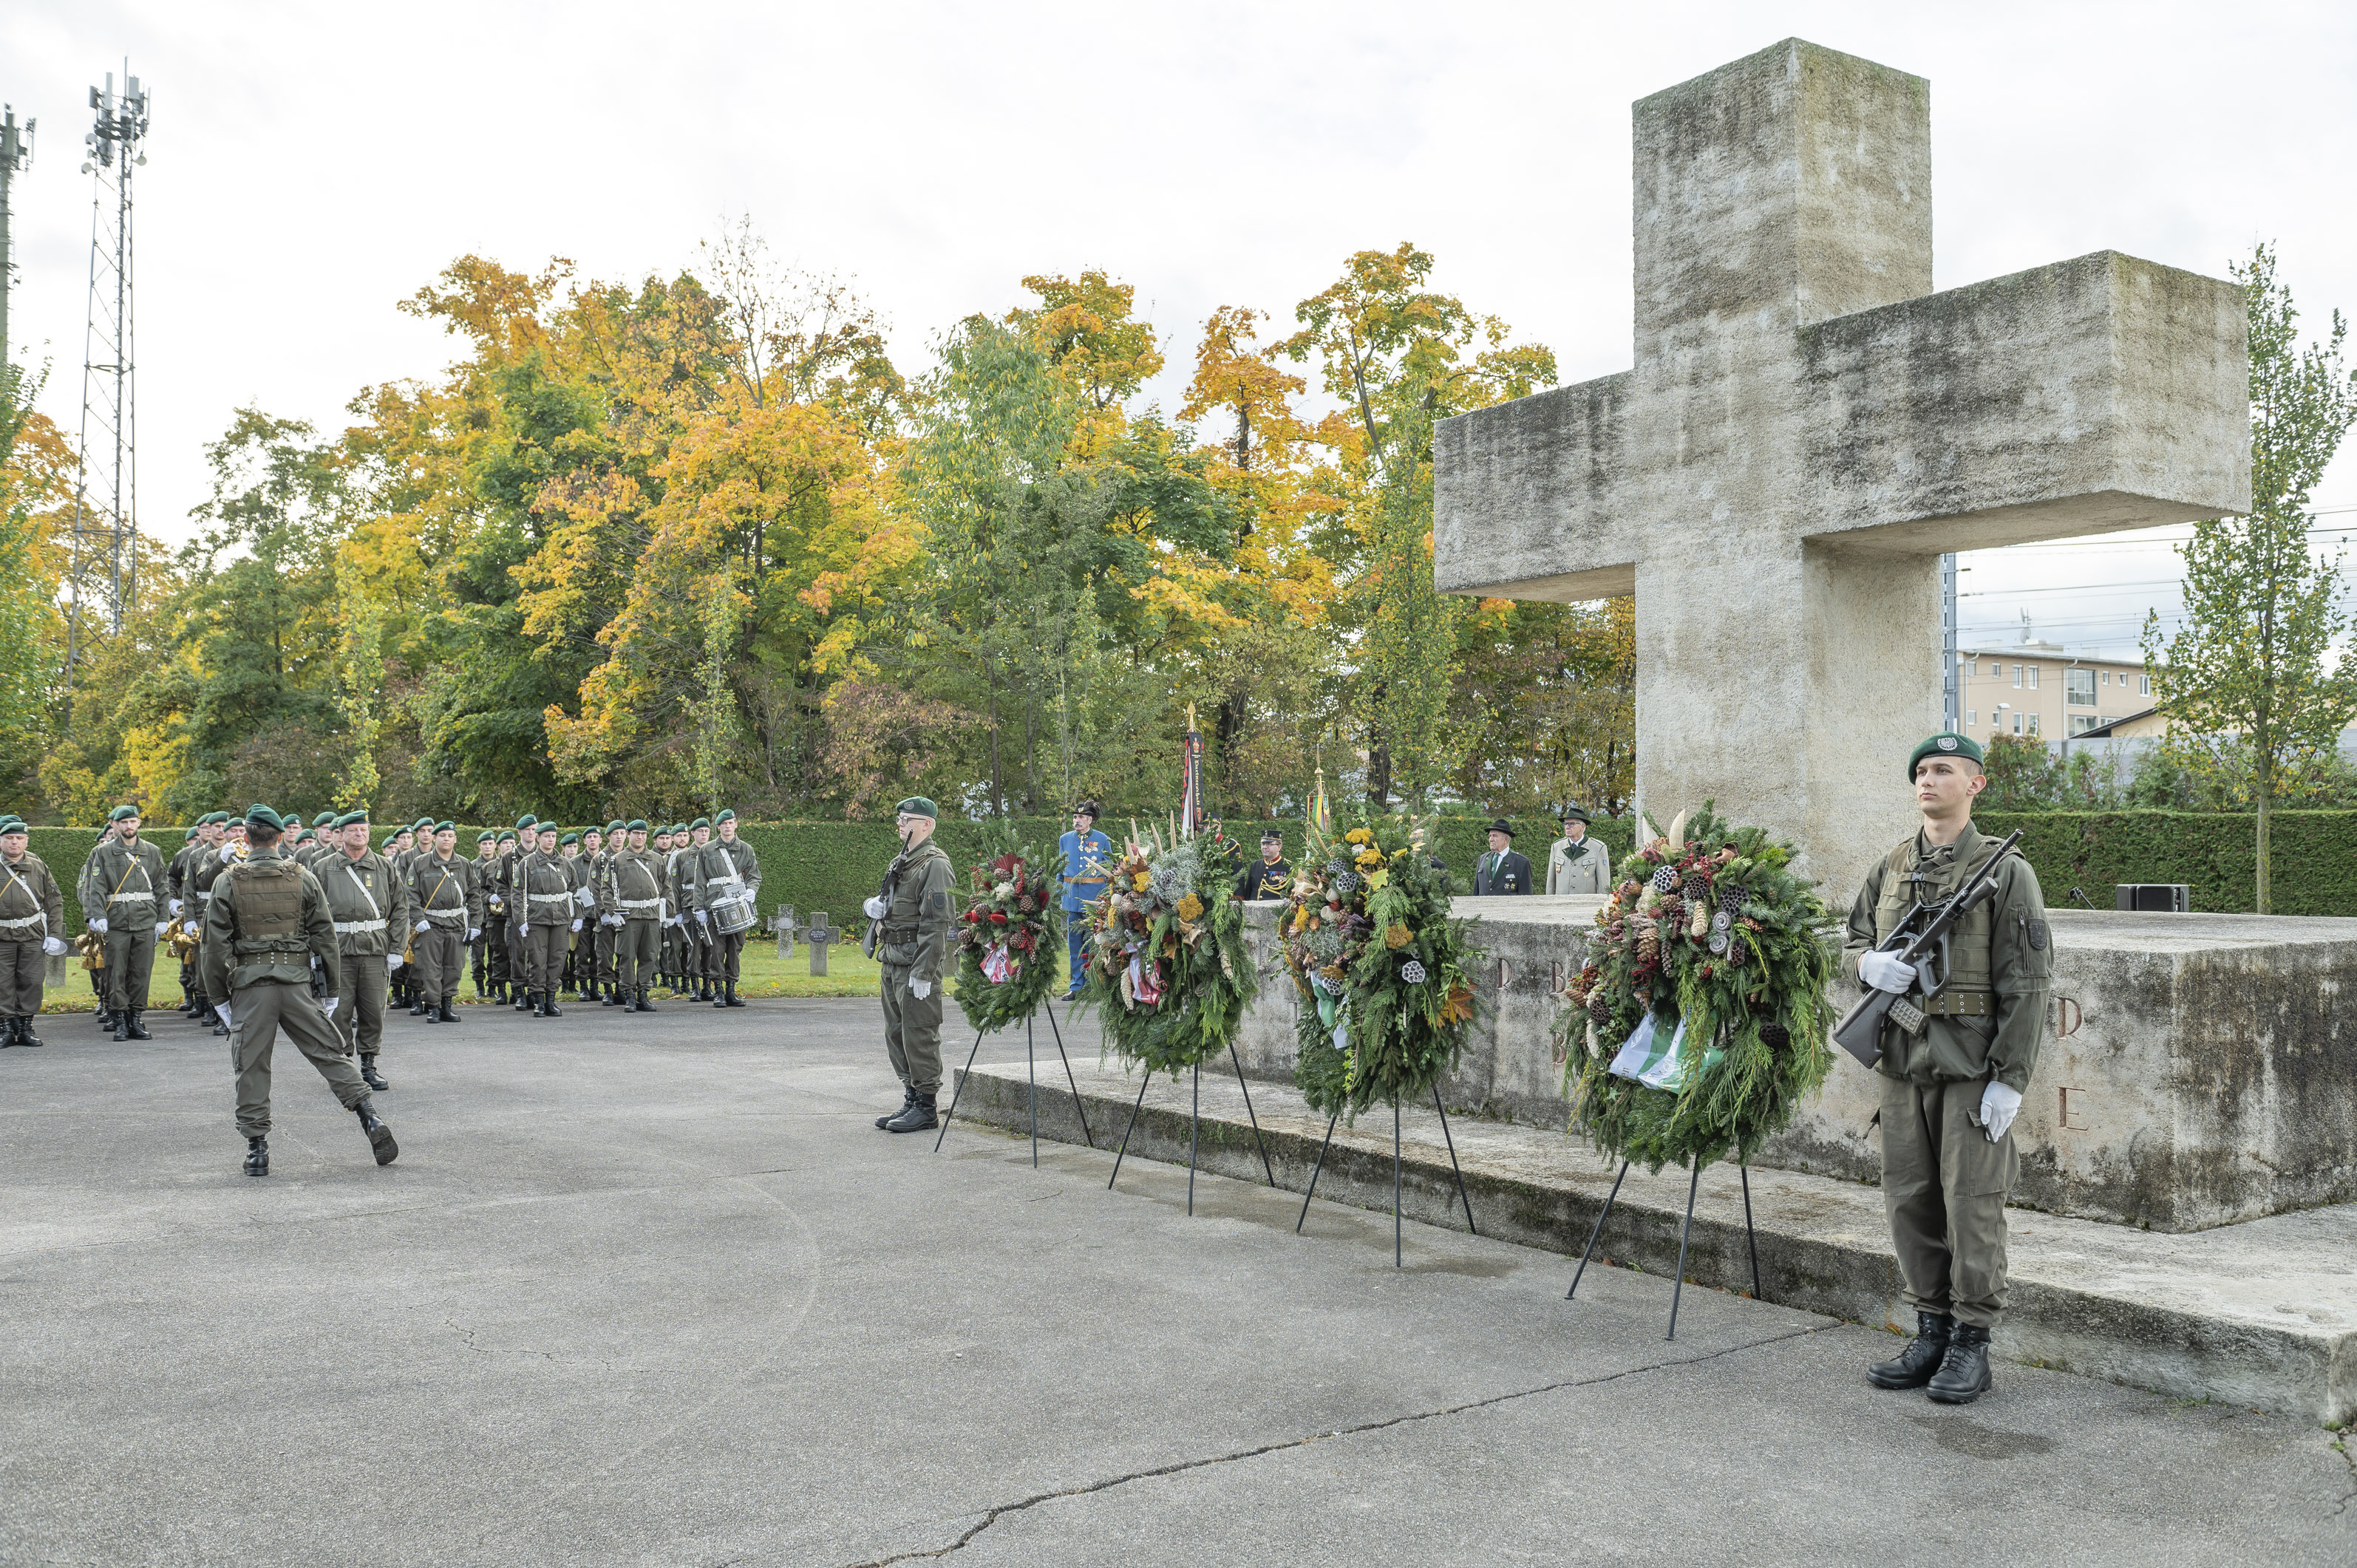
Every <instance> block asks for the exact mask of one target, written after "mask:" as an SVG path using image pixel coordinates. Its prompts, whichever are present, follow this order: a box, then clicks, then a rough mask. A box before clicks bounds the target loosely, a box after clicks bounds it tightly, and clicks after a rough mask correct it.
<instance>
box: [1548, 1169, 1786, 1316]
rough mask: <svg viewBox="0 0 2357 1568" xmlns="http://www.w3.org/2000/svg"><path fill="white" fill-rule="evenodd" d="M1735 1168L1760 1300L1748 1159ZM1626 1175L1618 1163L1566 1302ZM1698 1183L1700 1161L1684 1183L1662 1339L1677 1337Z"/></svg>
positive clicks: (1755, 1289) (1754, 1287)
mask: <svg viewBox="0 0 2357 1568" xmlns="http://www.w3.org/2000/svg"><path fill="white" fill-rule="evenodd" d="M1736 1169H1737V1170H1738V1171H1739V1172H1741V1173H1742V1176H1743V1239H1744V1241H1745V1242H1746V1243H1747V1244H1748V1245H1749V1248H1750V1251H1751V1299H1752V1300H1754V1301H1758V1300H1760V1299H1761V1297H1760V1233H1759V1232H1758V1231H1757V1230H1754V1229H1753V1228H1752V1224H1751V1166H1750V1164H1749V1162H1748V1161H1738V1162H1737V1164H1736ZM1628 1175H1629V1162H1628V1161H1626V1160H1622V1161H1621V1162H1620V1174H1619V1175H1618V1176H1614V1177H1613V1178H1612V1190H1611V1192H1609V1194H1607V1195H1606V1196H1605V1199H1604V1209H1603V1212H1602V1213H1600V1214H1598V1215H1597V1217H1596V1224H1595V1227H1594V1228H1593V1229H1591V1230H1589V1231H1588V1232H1587V1247H1586V1248H1584V1249H1583V1250H1582V1251H1580V1254H1579V1267H1578V1268H1577V1269H1575V1270H1573V1271H1572V1275H1571V1288H1570V1289H1569V1290H1567V1291H1566V1292H1564V1293H1563V1299H1564V1300H1566V1301H1569V1300H1570V1299H1571V1298H1572V1297H1573V1296H1576V1295H1577V1294H1579V1278H1580V1276H1581V1275H1582V1274H1585V1273H1587V1260H1588V1258H1589V1257H1590V1256H1591V1255H1593V1254H1594V1252H1595V1251H1596V1239H1597V1238H1598V1236H1601V1235H1603V1234H1604V1222H1605V1221H1606V1220H1607V1219H1611V1218H1612V1204H1613V1201H1614V1200H1615V1199H1617V1198H1618V1197H1620V1183H1621V1182H1622V1180H1623V1179H1625V1178H1626V1177H1627V1176H1628ZM1701 1186H1702V1162H1701V1161H1700V1160H1696V1161H1695V1167H1694V1175H1693V1176H1691V1177H1690V1178H1689V1179H1688V1180H1687V1182H1686V1218H1685V1223H1684V1226H1682V1227H1681V1228H1680V1229H1679V1230H1678V1273H1677V1278H1676V1280H1675V1282H1674V1283H1673V1284H1672V1285H1671V1286H1670V1331H1669V1333H1668V1334H1666V1335H1664V1336H1663V1337H1664V1338H1668V1339H1675V1338H1676V1337H1678V1302H1679V1299H1680V1298H1681V1297H1682V1296H1683V1295H1684V1293H1685V1288H1686V1242H1687V1240H1689V1239H1690V1238H1691V1237H1692V1236H1693V1235H1694V1211H1695V1192H1696V1191H1697V1190H1699V1189H1700V1187H1701Z"/></svg>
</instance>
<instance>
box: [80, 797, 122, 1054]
mask: <svg viewBox="0 0 2357 1568" xmlns="http://www.w3.org/2000/svg"><path fill="white" fill-rule="evenodd" d="M115 826H116V824H115V823H113V822H108V823H107V824H106V825H105V826H104V827H102V828H101V829H100V830H99V832H98V842H97V843H93V844H91V846H90V853H89V854H86V855H83V856H82V857H81V870H80V871H78V872H76V873H75V874H74V899H75V901H76V902H77V903H79V904H81V905H82V906H83V908H88V907H89V905H90V877H91V867H93V866H95V865H97V864H98V852H99V851H100V850H102V849H104V848H105V847H106V846H107V845H108V844H111V843H113V842H114V830H115ZM89 923H90V922H89V920H88V919H87V918H85V919H84V920H83V922H82V924H83V925H84V926H85V927H87V926H88V925H89ZM96 935H97V937H98V939H99V940H98V948H99V954H98V956H99V957H100V959H101V960H103V959H104V958H105V956H106V933H105V932H103V931H100V932H97V933H96ZM83 973H85V974H87V975H89V976H90V993H91V997H92V999H93V1000H95V1001H96V1002H97V1004H98V1032H99V1033H100V1034H102V1035H106V1034H112V1033H113V1031H114V1014H113V1011H112V1010H110V1009H109V1008H108V1006H107V1005H106V991H107V974H106V968H105V965H104V963H103V962H101V964H100V965H99V967H97V968H95V969H85V970H84V971H83Z"/></svg>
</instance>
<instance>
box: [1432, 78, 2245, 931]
mask: <svg viewBox="0 0 2357 1568" xmlns="http://www.w3.org/2000/svg"><path fill="white" fill-rule="evenodd" d="M1635 120H1636V190H1635V196H1636V199H1635V235H1636V302H1637V303H1636V363H1635V366H1634V368H1633V369H1631V370H1628V371H1621V372H1620V373H1619V374H1617V375H1610V376H1606V377H1604V378H1602V379H1601V380H1598V381H1587V382H1585V383H1583V384H1581V385H1577V386H1569V387H1561V388H1557V389H1555V390H1554V391H1552V392H1539V393H1537V394H1535V395H1534V396H1531V397H1525V398H1520V399H1517V400H1515V401H1514V402H1512V403H1503V404H1501V405H1499V406H1497V407H1494V408H1489V409H1484V410H1481V411H1480V412H1479V413H1470V414H1467V415H1465V416H1463V417H1461V418H1458V419H1452V420H1448V421H1447V422H1445V423H1443V424H1441V425H1440V427H1439V429H1438V430H1437V432H1436V435H1435V442H1434V476H1435V497H1434V502H1435V504H1434V535H1433V542H1434V557H1433V570H1434V578H1435V581H1436V582H1437V585H1438V586H1439V587H1440V588H1442V589H1443V590H1444V591H1448V592H1452V593H1458V594H1468V595H1480V596H1504V597H1509V598H1523V599H1556V600H1566V601H1567V600H1577V599H1592V598H1604V597H1609V596H1618V595H1621V594H1628V593H1631V592H1633V593H1634V594H1635V595H1636V603H1637V620H1636V637H1637V800H1638V802H1639V803H1640V804H1641V806H1642V807H1643V808H1644V809H1646V810H1648V811H1652V813H1653V815H1654V816H1655V817H1656V819H1657V820H1659V821H1660V822H1662V823H1663V824H1664V825H1666V824H1667V823H1668V822H1669V821H1670V818H1671V817H1672V816H1673V815H1674V813H1675V812H1676V811H1679V810H1680V809H1681V808H1684V807H1689V806H1698V805H1700V804H1701V803H1702V802H1703V801H1704V800H1706V799H1713V800H1717V805H1718V810H1719V811H1720V813H1721V814H1722V815H1725V816H1728V817H1731V818H1733V819H1735V820H1736V821H1738V822H1751V823H1756V824H1758V825H1759V826H1761V827H1764V828H1767V829H1769V830H1770V831H1771V832H1775V833H1776V834H1777V835H1778V836H1780V837H1783V838H1787V839H1790V840H1791V841H1792V842H1793V843H1795V844H1797V845H1798V846H1799V847H1800V849H1801V852H1802V860H1801V865H1802V866H1803V869H1804V870H1805V871H1806V873H1807V874H1808V875H1814V876H1817V877H1819V878H1821V879H1823V880H1824V884H1825V891H1826V893H1827V895H1828V896H1829V897H1831V899H1832V900H1833V901H1834V902H1835V904H1836V906H1839V905H1842V904H1846V902H1847V900H1848V898H1849V897H1850V895H1851V893H1852V892H1853V891H1854V890H1855V889H1856V888H1857V885H1858V883H1859V881H1860V879H1861V878H1862V877H1863V876H1864V875H1865V873H1866V871H1867V867H1868V866H1869V865H1871V864H1872V862H1873V861H1874V860H1875V859H1877V858H1878V857H1879V856H1880V855H1881V854H1884V853H1885V852H1886V851H1887V850H1889V847H1890V845H1891V844H1893V843H1897V842H1898V841H1899V840H1900V838H1902V837H1904V836H1905V835H1906V834H1907V833H1908V832H1910V831H1911V830H1912V827H1913V825H1914V818H1913V816H1912V814H1911V811H1910V797H1909V795H1908V792H1907V790H1906V789H1905V787H1904V784H1903V782H1902V779H1901V773H1902V771H1903V769H1904V767H1905V763H1906V758H1907V754H1908V753H1909V751H1910V750H1911V749H1912V748H1913V747H1914V745H1915V743H1916V742H1917V741H1919V740H1921V738H1922V737H1923V736H1926V735H1929V734H1931V733H1932V731H1933V730H1936V729H1937V728H1939V727H1940V723H1941V714H1942V696H1941V692H1942V685H1941V673H1942V671H1941V660H1942V655H1941V650H1940V596H1939V566H1938V559H1939V556H1940V554H1941V553H1943V552H1944V551H1953V550H1970V549H1986V548H1988V547H1991V546H1995V545H2003V544H2017V543H2021V542H2026V541H2029V540H2036V539H2048V538H2053V537H2057V536H2061V535H2070V534H2084V533H2100V532H2109V531H2111V530H2115V529H2123V528H2141V527H2146V526H2148V525H2151V524H2155V523H2166V522H2178V521H2185V520H2187V519H2191V518H2206V517H2215V516H2218V515H2221V514H2222V513H2228V512H2234V511H2239V510H2243V509H2244V508H2247V507H2248V506H2249V504H2250V489H2251V482H2250V444H2249V406H2248V379H2249V367H2248V355H2247V347H2246V344H2245V341H2244V316H2243V298H2242V293H2241V291H2240V290H2239V289H2237V288H2236V287H2235V286H2234V285H2232V284H2228V283H2223V282H2221V281H2219V280H2217V279H2214V278H2206V277H2201V276H2198V275H2196V274H2191V273H2185V272H2179V271H2177V270H2176V269H2174V268H2170V267H2164V266H2159V265H2157V264H2155V263H2150V262H2143V261H2137V260H2136V259H2135V258H2133V257H2129V256H2125V255H2121V254H2118V253H2117V252H2108V251H2104V252H2096V253H2094V254H2093V255H2088V256H2082V257H2080V258H2079V259H2078V260H2076V261H2070V262H2061V263H2056V264H2054V265H2051V266H2046V267H2040V268H2037V269H2034V270H2032V271H2029V272H2026V273H2018V274H2014V275H2012V276H2010V277H2003V278H1996V279H1993V280H1991V281H1989V282H1987V283H1981V284H1975V285H1970V286H1969V287H1965V288H1961V289H1952V290H1949V291H1947V292H1944V293H1941V294H1933V293H1932V160H1931V111H1930V89H1929V84H1928V83H1926V82H1925V81H1923V80H1922V79H1921V78H1920V77H1914V76H1909V75H1906V74H1905V73H1903V72H1900V71H1897V70H1890V69H1889V68H1888V67H1885V66H1879V65H1876V64H1874V63H1872V62H1870V61H1867V60H1863V59H1856V58H1855V57H1852V56H1848V55H1842V54H1836V53H1835V52H1833V51H1832V50H1830V49H1824V48H1818V47H1817V46H1815V45H1813V44H1809V43H1803V42H1802V41H1801V40H1799V39H1797V38H1794V39H1787V40H1786V41H1785V42H1783V43H1781V44H1778V45H1776V46H1774V47H1773V48H1769V49H1765V50H1762V51H1761V52H1760V53H1759V54H1756V55H1753V56H1751V57H1749V59H1740V60H1737V61H1736V62H1735V63H1733V64H1732V65H1727V66H1723V67H1721V68H1720V69H1718V70H1715V71H1712V72H1710V73H1709V74H1707V75H1705V76H1700V77H1697V78H1695V80H1693V81H1688V82H1685V83H1684V84H1682V85H1680V86H1677V87H1673V88H1670V89H1668V90H1667V91H1663V92H1659V93H1656V94H1654V95H1653V96H1652V97H1650V98H1646V99H1643V100H1641V101H1640V102H1638V103H1637V105H1636V108H1635ZM1989 716H1990V715H1987V714H1983V715H1980V717H1981V719H1982V721H1983V722H1982V723H1981V724H1980V725H1977V726H1975V727H1974V736H1975V739H1979V740H1982V741H1984V742H1986V738H1987V736H1988V734H1989V729H1988V725H1987V722H1986V721H1987V719H1988V718H1989Z"/></svg>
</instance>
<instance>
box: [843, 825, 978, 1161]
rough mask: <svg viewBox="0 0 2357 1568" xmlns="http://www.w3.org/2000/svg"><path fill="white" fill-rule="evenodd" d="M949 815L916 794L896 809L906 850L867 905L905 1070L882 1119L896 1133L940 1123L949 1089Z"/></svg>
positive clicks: (891, 1028) (894, 1047)
mask: <svg viewBox="0 0 2357 1568" xmlns="http://www.w3.org/2000/svg"><path fill="white" fill-rule="evenodd" d="M940 816H941V812H940V811H939V810H938V809H936V808H935V807H934V805H933V803H932V802H931V800H926V799H925V798H924V797H923V796H921V795H912V796H910V797H909V799H908V800H903V801H901V802H900V804H899V809H898V810H897V811H896V812H895V814H894V824H895V826H896V827H898V829H899V833H900V843H901V846H902V847H901V850H900V853H899V855H897V856H896V857H894V859H893V861H892V864H891V865H890V866H889V867H888V869H887V870H886V871H885V873H884V888H883V891H882V892H880V893H878V894H877V896H876V897H873V898H870V899H869V900H867V902H866V906H865V908H866V912H867V918H868V919H869V920H871V921H873V922H874V924H872V925H870V926H869V927H868V929H867V935H868V942H867V946H868V949H869V950H870V951H871V952H872V953H873V954H874V955H875V957H876V960H877V962H878V963H880V964H882V965H883V967H884V982H883V997H884V1049H885V1051H886V1053H887V1054H888V1055H889V1056H890V1057H891V1058H892V1070H893V1071H894V1072H896V1073H899V1075H900V1090H901V1094H902V1100H901V1104H900V1109H899V1111H897V1112H889V1113H888V1114H886V1115H883V1116H878V1117H877V1119H876V1124H877V1126H878V1127H881V1128H883V1129H884V1130H885V1131H886V1132H888V1133H921V1132H923V1131H925V1130H926V1129H927V1128H929V1127H936V1126H939V1125H940V1124H941V1123H940V1119H939V1118H938V1117H937V1116H935V1115H934V1113H933V1106H934V1096H935V1095H936V1094H938V1093H939V1092H940V1090H941V1087H942V964H943V962H944V961H945V960H946V958H947V956H948V953H949V948H950V937H951V932H952V929H953V928H954V926H955V924H956V919H957V911H956V907H955V900H954V898H953V897H952V893H951V891H950V889H951V886H952V884H953V883H954V882H955V881H956V876H955V875H954V874H953V873H952V870H951V869H950V857H949V855H948V854H945V853H944V852H943V851H942V846H941V845H939V844H937V843H934V842H933V824H934V822H936V820H937V819H939V817H940Z"/></svg>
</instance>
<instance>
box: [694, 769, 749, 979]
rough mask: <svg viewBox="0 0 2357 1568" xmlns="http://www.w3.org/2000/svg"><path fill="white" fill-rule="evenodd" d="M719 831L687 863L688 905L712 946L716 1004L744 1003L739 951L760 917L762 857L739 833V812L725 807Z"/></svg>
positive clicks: (715, 821) (711, 971)
mask: <svg viewBox="0 0 2357 1568" xmlns="http://www.w3.org/2000/svg"><path fill="white" fill-rule="evenodd" d="M713 824H714V827H715V828H716V831H717V832H718V833H719V835H720V836H719V837H717V838H716V839H714V840H712V841H711V842H710V843H705V844H703V845H700V846H699V847H697V848H696V849H695V850H694V852H693V853H692V854H691V855H690V857H689V862H688V864H687V865H686V866H685V867H684V868H683V869H684V870H685V872H686V875H685V876H684V877H683V879H682V880H683V882H684V883H685V884H686V888H687V905H688V908H690V909H691V910H693V911H694V918H695V922H696V924H697V926H699V927H700V928H702V929H703V932H704V934H705V938H706V940H708V941H709V942H710V943H711V946H709V947H708V948H706V949H705V951H706V952H708V953H709V954H710V955H711V957H710V959H709V960H708V967H707V968H706V969H705V974H704V977H705V979H706V980H707V981H709V982H711V984H712V993H713V994H712V1004H713V1005H714V1006H715V1007H742V1006H743V1005H745V1004H744V1003H742V1002H740V1001H738V1000H737V955H738V954H740V953H742V952H743V951H744V950H745V933H746V932H748V931H749V930H751V929H753V925H754V922H755V921H756V920H757V919H758V918H759V914H758V911H759V908H760V892H761V861H760V857H759V855H756V854H754V853H753V846H752V845H751V844H748V843H746V842H745V841H744V840H743V839H740V838H738V837H737V813H736V812H735V811H722V812H721V813H720V814H719V815H718V816H716V817H715V818H714V819H713Z"/></svg>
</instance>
